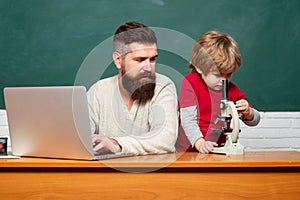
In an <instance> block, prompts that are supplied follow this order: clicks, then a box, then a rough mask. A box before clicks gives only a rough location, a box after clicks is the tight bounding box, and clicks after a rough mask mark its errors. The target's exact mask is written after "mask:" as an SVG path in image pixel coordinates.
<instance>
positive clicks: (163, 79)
mask: <svg viewBox="0 0 300 200" xmlns="http://www.w3.org/2000/svg"><path fill="white" fill-rule="evenodd" d="M155 76H156V83H157V84H161V85H163V86H164V85H168V84H172V85H174V82H173V81H172V80H171V79H170V78H169V77H167V76H165V75H163V74H160V73H155Z"/></svg>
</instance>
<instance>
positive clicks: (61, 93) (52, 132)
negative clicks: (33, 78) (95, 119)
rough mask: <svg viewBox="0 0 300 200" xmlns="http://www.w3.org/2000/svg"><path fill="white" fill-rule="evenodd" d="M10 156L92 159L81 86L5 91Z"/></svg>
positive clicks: (84, 97) (7, 89) (90, 140)
mask: <svg viewBox="0 0 300 200" xmlns="http://www.w3.org/2000/svg"><path fill="white" fill-rule="evenodd" d="M4 99H5V105H6V110H7V118H8V126H9V132H10V137H11V145H12V153H13V154H14V155H19V156H36V157H50V158H67V159H89V160H90V159H93V150H92V139H91V133H90V123H89V114H88V106H87V105H88V104H87V97H86V89H85V87H83V86H62V87H17V88H5V89H4Z"/></svg>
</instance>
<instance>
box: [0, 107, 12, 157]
mask: <svg viewBox="0 0 300 200" xmlns="http://www.w3.org/2000/svg"><path fill="white" fill-rule="evenodd" d="M0 137H7V138H8V151H11V145H10V139H9V131H8V124H7V117H6V111H5V110H0Z"/></svg>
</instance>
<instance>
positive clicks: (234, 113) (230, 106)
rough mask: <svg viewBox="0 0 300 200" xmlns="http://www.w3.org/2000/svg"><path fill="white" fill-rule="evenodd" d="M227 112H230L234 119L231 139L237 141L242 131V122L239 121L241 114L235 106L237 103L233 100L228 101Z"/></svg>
mask: <svg viewBox="0 0 300 200" xmlns="http://www.w3.org/2000/svg"><path fill="white" fill-rule="evenodd" d="M227 114H229V115H230V116H231V117H232V119H231V122H232V134H231V140H232V142H234V143H235V142H237V140H238V136H239V132H240V123H239V115H238V112H237V109H236V107H235V104H234V103H233V102H232V101H228V102H227Z"/></svg>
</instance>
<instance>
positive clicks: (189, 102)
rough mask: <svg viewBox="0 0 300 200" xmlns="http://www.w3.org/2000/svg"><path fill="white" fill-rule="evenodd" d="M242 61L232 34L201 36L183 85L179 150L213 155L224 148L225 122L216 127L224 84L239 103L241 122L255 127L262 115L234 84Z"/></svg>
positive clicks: (237, 104) (214, 33) (212, 32)
mask: <svg viewBox="0 0 300 200" xmlns="http://www.w3.org/2000/svg"><path fill="white" fill-rule="evenodd" d="M241 61H242V57H241V55H240V52H239V50H238V45H237V43H236V41H235V40H234V39H233V38H232V37H231V36H229V35H228V34H224V33H220V32H217V31H209V32H207V33H205V34H204V35H203V36H201V37H200V38H199V39H198V40H197V42H196V43H195V45H194V47H193V50H192V59H191V62H190V64H189V68H190V73H189V74H188V75H186V76H185V78H184V80H183V81H182V85H181V90H180V98H179V102H180V103H179V104H180V120H181V125H182V127H181V133H180V135H179V138H178V141H177V145H176V146H177V150H178V151H182V150H186V149H188V150H194V151H199V152H200V153H209V152H211V151H212V150H213V149H214V147H216V146H222V145H224V143H225V141H226V136H225V135H222V134H220V131H217V130H220V128H221V127H222V123H223V122H220V121H219V122H218V123H216V119H217V116H218V114H220V106H219V104H220V100H221V98H222V91H221V90H222V80H225V79H227V80H228V82H229V86H228V93H229V99H230V100H231V101H233V102H235V105H236V108H237V111H238V112H239V113H241V115H242V118H241V120H242V121H243V122H244V123H245V124H247V125H249V126H255V125H257V124H258V123H259V121H260V115H259V112H258V111H257V110H255V109H254V108H253V106H252V104H251V103H249V102H248V101H247V98H246V95H245V94H244V93H243V92H242V91H241V90H240V89H239V88H238V87H237V86H236V85H235V84H234V83H232V82H231V78H232V75H233V73H234V72H236V71H238V69H239V68H240V66H241Z"/></svg>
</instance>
